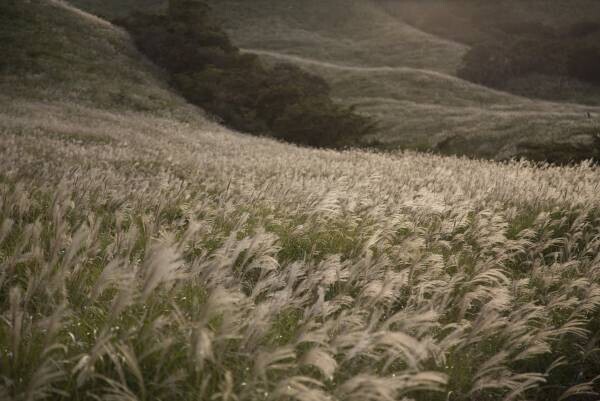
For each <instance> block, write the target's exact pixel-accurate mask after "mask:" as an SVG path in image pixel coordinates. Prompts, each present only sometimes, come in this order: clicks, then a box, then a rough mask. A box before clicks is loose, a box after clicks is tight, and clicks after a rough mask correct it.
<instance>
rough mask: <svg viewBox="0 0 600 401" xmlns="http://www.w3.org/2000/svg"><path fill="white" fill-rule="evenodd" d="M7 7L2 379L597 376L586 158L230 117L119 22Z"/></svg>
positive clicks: (520, 393)
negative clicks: (408, 141)
mask: <svg viewBox="0 0 600 401" xmlns="http://www.w3.org/2000/svg"><path fill="white" fill-rule="evenodd" d="M7 4H8V5H10V7H8V6H7ZM25 4H26V5H25ZM1 7H2V13H0V16H4V15H7V14H6V13H5V12H10V13H11V14H10V15H11V17H12V18H11V19H10V23H11V24H12V25H13V28H14V29H10V30H8V29H3V30H2V32H3V35H11V36H10V37H11V38H16V39H18V41H16V40H11V41H2V42H0V43H2V44H3V46H4V47H3V51H10V52H11V54H15V55H19V57H20V58H18V59H19V60H27V61H29V60H30V58H31V57H32V54H35V51H39V50H36V49H40V47H41V48H42V49H47V52H46V53H45V54H44V56H43V57H38V58H34V60H35V61H36V63H35V65H34V67H35V72H34V73H32V72H31V70H30V69H29V67H27V68H25V67H21V66H20V67H19V68H16V66H18V65H17V64H13V63H11V64H7V65H3V68H2V70H1V71H0V74H1V75H0V76H1V77H2V85H3V87H2V88H3V90H2V97H0V399H2V400H19V401H20V400H46V399H52V400H89V399H103V400H115V401H116V400H144V401H154V400H157V401H158V400H189V401H192V400H199V399H200V400H205V399H206V400H220V401H233V400H237V401H256V400H277V401H279V400H297V401H365V400H368V401H390V400H395V399H413V400H416V401H450V400H452V401H468V400H474V399H476V400H488V401H496V400H498V401H500V400H529V401H531V400H539V401H542V400H544V401H547V400H552V401H558V400H574V399H586V398H585V397H588V398H587V399H593V398H592V397H594V396H596V393H597V392H599V391H600V388H599V386H598V380H597V376H598V374H599V373H600V360H599V359H598V351H599V345H598V336H597V335H596V333H598V331H599V329H600V314H599V313H600V259H599V256H598V255H600V241H599V240H598V238H600V221H599V216H600V199H599V198H598V196H597V194H598V189H599V188H598V183H599V182H600V170H599V169H598V168H597V167H593V166H591V165H589V164H583V165H578V166H571V167H549V166H534V165H532V164H529V163H526V162H520V163H505V164H497V163H493V162H485V161H475V160H466V159H459V158H454V157H440V156H432V155H422V154H421V155H418V154H412V153H399V154H385V155H384V154H373V153H369V152H363V151H347V152H334V151H324V150H311V149H305V148H297V147H294V146H291V145H286V144H283V143H278V142H275V141H272V140H268V139H264V138H255V137H250V136H245V135H241V134H237V133H233V132H230V131H228V130H226V129H224V128H222V127H219V126H217V125H215V124H211V123H208V122H207V121H205V120H204V119H203V118H202V117H200V116H198V114H196V113H190V111H193V110H190V108H189V107H188V106H187V105H185V104H184V103H183V102H181V100H180V99H179V98H177V97H175V96H173V95H171V94H169V92H168V91H166V90H165V89H164V86H163V83H162V82H161V80H160V75H157V74H156V72H155V71H154V70H153V68H151V67H150V66H148V65H147V64H146V63H145V62H143V61H140V60H141V59H140V58H139V57H138V56H137V55H136V53H135V52H134V51H133V50H132V47H131V42H130V40H129V38H128V37H127V36H126V35H124V34H123V32H122V31H120V30H118V29H116V28H114V27H112V26H110V25H109V24H107V23H105V22H103V21H100V20H97V19H94V18H92V17H90V16H89V15H87V14H83V13H81V12H79V11H77V10H74V9H72V8H70V7H66V6H64V5H63V4H61V3H57V2H51V1H48V0H32V1H30V2H28V3H22V2H18V3H16V2H14V3H12V4H9V3H6V2H4V3H2V6H1ZM3 22H4V23H6V21H3ZM1 26H2V27H3V28H4V27H5V24H2V25H1ZM82 32H84V33H86V34H87V35H85V38H87V40H83V39H81V37H83V35H82V34H81V33H82ZM51 33H55V34H53V35H52V34H51ZM3 37H5V36H3ZM40 43H43V44H44V46H40ZM17 44H18V46H16V45H17ZM34 50H35V51H34ZM31 68H33V67H31ZM67 72H69V77H71V78H72V79H71V80H70V81H68V82H65V81H64V78H66V76H65V75H62V74H66V73H67ZM394 73H397V72H394ZM430 74H431V73H430ZM36 79H37V80H36ZM453 82H455V81H453ZM116 83H118V84H119V87H122V86H125V87H127V88H129V89H130V91H129V92H128V93H127V95H128V96H129V97H128V98H127V101H126V102H119V101H117V100H111V99H112V98H111V97H110V94H111V93H112V90H113V89H114V86H113V85H116ZM86 85H88V86H86ZM81 88H84V89H85V90H82V89H81ZM94 94H97V95H96V96H94ZM151 95H152V96H154V97H156V99H154V100H152V101H151V102H150V103H149V104H150V105H151V106H152V107H147V108H140V107H139V103H137V102H141V101H142V100H143V101H144V102H145V101H149V100H148V99H149V98H150V96H151ZM137 96H140V98H141V99H138V98H137ZM132 99H134V100H132ZM135 99H138V100H135ZM157 99H158V100H157ZM143 104H146V103H143ZM442 106H443V105H442ZM444 107H445V106H444Z"/></svg>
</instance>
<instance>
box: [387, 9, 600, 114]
mask: <svg viewBox="0 0 600 401" xmlns="http://www.w3.org/2000/svg"><path fill="white" fill-rule="evenodd" d="M378 4H381V5H382V6H383V7H384V8H385V9H386V10H387V11H388V12H389V13H390V14H392V15H394V16H396V17H398V18H400V19H402V20H403V21H406V22H408V23H410V24H411V25H413V26H415V27H417V28H419V29H422V30H424V31H426V32H430V33H432V34H435V35H438V36H440V37H444V38H447V39H448V40H455V41H457V42H460V43H464V44H467V45H470V46H472V47H473V49H472V51H470V52H469V54H467V55H466V57H465V58H464V61H465V63H464V64H465V65H464V67H465V68H463V69H462V71H461V76H464V77H465V78H466V79H469V80H472V81H474V82H480V83H483V84H485V85H488V86H493V87H496V88H500V89H502V90H506V91H510V92H511V93H515V94H518V95H523V96H527V97H532V98H540V99H547V100H552V101H561V102H574V103H584V104H590V105H596V106H597V105H600V86H599V85H598V84H597V82H598V79H600V78H599V75H598V74H597V73H596V72H595V71H598V69H599V68H600V45H598V43H600V3H598V2H597V1H593V0H574V1H570V0H556V1H538V0H529V1H514V0H501V1H477V0H450V1H432V0H424V1H415V0H406V1H397V0H379V1H378ZM493 60H495V61H493ZM499 60H502V62H500V61H499Z"/></svg>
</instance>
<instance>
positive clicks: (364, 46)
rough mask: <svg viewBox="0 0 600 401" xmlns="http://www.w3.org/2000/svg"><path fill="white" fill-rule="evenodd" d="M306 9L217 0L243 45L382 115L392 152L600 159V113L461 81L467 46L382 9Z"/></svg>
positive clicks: (332, 4) (338, 5) (310, 5)
mask: <svg viewBox="0 0 600 401" xmlns="http://www.w3.org/2000/svg"><path fill="white" fill-rule="evenodd" d="M297 3H298V2H294V3H293V4H292V2H274V1H269V0H261V2H259V3H256V2H251V3H250V2H244V1H239V0H226V1H219V2H217V1H214V2H211V4H212V6H213V9H214V10H215V12H216V13H218V15H219V16H220V18H221V19H222V20H223V21H224V24H225V26H226V27H228V28H229V32H230V33H231V34H232V37H233V39H234V41H235V42H236V43H237V44H238V45H240V46H242V47H247V48H249V49H248V51H250V52H256V53H257V54H261V55H262V56H263V57H264V58H265V59H266V60H269V59H270V60H287V61H290V62H294V63H296V64H297V65H300V66H302V67H303V68H305V69H307V70H308V71H311V72H317V73H319V74H321V75H322V76H323V77H325V78H326V79H327V80H328V82H329V83H330V84H331V85H332V87H333V89H334V95H335V96H337V97H339V98H340V99H341V100H342V101H344V102H345V103H347V104H350V105H355V106H357V110H358V111H360V112H363V113H365V114H368V115H371V116H375V117H376V118H377V119H378V120H379V121H380V122H381V124H382V128H383V130H382V133H381V135H380V136H379V137H378V140H380V141H381V142H383V143H384V144H385V146H387V147H391V148H395V147H400V148H413V149H422V150H437V151H441V152H447V153H456V154H466V155H471V156H483V157H492V158H502V159H504V158H510V157H519V156H526V157H530V158H534V159H537V160H542V159H550V160H554V161H565V160H569V159H580V158H587V157H593V156H596V152H597V150H596V147H595V145H594V144H595V139H594V134H595V132H596V128H597V127H598V120H597V119H598V116H599V115H600V113H599V112H600V109H598V108H594V107H586V106H579V105H575V104H558V103H557V104H554V103H549V102H543V101H535V100H529V99H526V98H522V97H518V96H514V95H510V94H507V93H503V92H498V91H495V90H491V89H489V88H486V87H484V86H480V85H475V84H471V83H468V82H466V81H463V80H460V79H458V78H456V77H455V76H454V75H455V73H456V68H457V66H458V65H459V64H460V60H461V59H462V57H463V56H464V54H465V53H464V52H465V51H466V50H467V47H466V46H464V45H458V44H457V43H456V42H451V41H449V40H443V39H439V38H438V37H436V36H433V35H430V34H425V33H423V32H422V31H419V30H417V29H415V28H412V27H410V26H409V25H407V24H406V23H404V22H403V21H402V20H401V19H400V18H399V17H398V16H397V15H395V14H391V13H388V10H387V9H386V8H384V7H383V6H382V5H381V4H379V3H376V2H372V1H360V2H351V3H348V2H343V1H338V0H333V1H329V2H310V1H309V2H302V3H301V4H297ZM331 15H336V16H337V15H342V16H344V18H339V21H343V22H339V23H336V22H332V19H331V18H328V16H331ZM335 21H338V19H337V18H336V19H335ZM588 112H589V113H590V116H591V117H592V118H588V114H587V113H588Z"/></svg>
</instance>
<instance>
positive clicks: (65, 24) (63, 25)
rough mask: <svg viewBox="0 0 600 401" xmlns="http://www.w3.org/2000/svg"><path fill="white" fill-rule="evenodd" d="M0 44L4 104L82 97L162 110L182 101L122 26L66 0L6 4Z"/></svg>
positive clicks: (101, 104) (86, 101)
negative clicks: (118, 27)
mask: <svg viewBox="0 0 600 401" xmlns="http://www.w3.org/2000/svg"><path fill="white" fill-rule="evenodd" d="M0 43H1V45H0V46H2V49H1V51H2V54H3V57H2V60H1V61H0V97H2V98H4V100H5V101H8V98H10V99H11V101H14V100H15V99H18V98H24V99H27V100H34V99H35V100H39V101H53V102H55V101H76V102H77V103H78V104H80V105H88V106H94V107H97V108H105V109H119V110H138V111H152V112H157V113H163V114H165V113H167V114H168V113H170V112H171V111H173V110H175V109H177V108H179V107H180V106H181V105H182V104H184V103H183V102H182V101H181V99H180V98H179V97H178V96H176V95H174V94H173V93H172V92H171V91H170V90H169V89H168V85H167V84H166V83H165V82H164V81H163V79H162V76H161V74H160V72H158V70H157V69H156V68H155V67H154V66H153V65H152V64H151V63H149V62H148V61H146V60H145V58H144V57H143V56H141V54H140V53H139V52H138V51H137V50H136V49H135V46H133V44H132V43H131V41H130V40H129V37H128V35H127V34H126V33H125V32H124V31H123V30H121V29H117V28H115V27H114V26H112V25H111V24H109V23H108V22H106V21H104V20H101V19H99V18H96V17H94V16H92V15H90V14H85V13H82V12H81V11H79V10H77V9H74V8H72V7H70V6H68V5H66V4H64V3H62V2H58V1H40V0H34V1H30V2H27V3H25V2H22V1H19V0H8V1H5V2H2V3H1V4H0ZM107 71H110V74H107Z"/></svg>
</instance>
